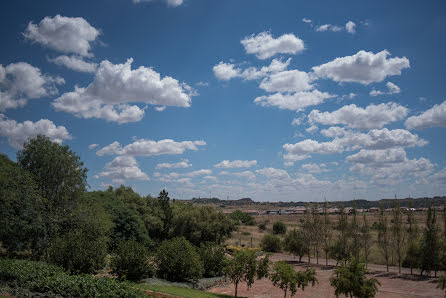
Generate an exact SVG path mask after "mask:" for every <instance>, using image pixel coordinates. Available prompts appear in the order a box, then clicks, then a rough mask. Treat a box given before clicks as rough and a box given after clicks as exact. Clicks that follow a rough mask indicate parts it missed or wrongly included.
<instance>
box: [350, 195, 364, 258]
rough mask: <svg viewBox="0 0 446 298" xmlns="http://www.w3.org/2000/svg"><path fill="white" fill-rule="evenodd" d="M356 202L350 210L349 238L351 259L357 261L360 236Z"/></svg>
mask: <svg viewBox="0 0 446 298" xmlns="http://www.w3.org/2000/svg"><path fill="white" fill-rule="evenodd" d="M356 211H357V210H356V202H353V209H352V221H351V223H350V227H349V228H350V229H349V230H350V231H349V232H350V238H351V247H350V250H351V254H352V255H353V257H354V258H355V259H356V260H358V261H359V250H360V248H361V238H360V237H361V234H360V228H359V223H358V219H357V216H356Z"/></svg>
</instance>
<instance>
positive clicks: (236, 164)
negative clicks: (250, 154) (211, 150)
mask: <svg viewBox="0 0 446 298" xmlns="http://www.w3.org/2000/svg"><path fill="white" fill-rule="evenodd" d="M255 165H257V160H233V161H229V160H223V161H222V162H220V163H218V164H216V165H214V167H216V168H220V169H236V168H250V167H253V166H255Z"/></svg>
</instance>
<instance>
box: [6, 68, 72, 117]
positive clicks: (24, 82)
mask: <svg viewBox="0 0 446 298" xmlns="http://www.w3.org/2000/svg"><path fill="white" fill-rule="evenodd" d="M64 83H65V80H64V79H62V78H61V77H53V76H49V75H44V74H42V73H41V71H40V69H39V68H37V67H34V66H32V65H30V64H28V63H26V62H18V63H11V64H9V65H7V66H6V67H3V65H1V64H0V111H5V110H6V109H14V108H18V107H22V106H24V105H25V104H26V103H27V101H28V100H29V99H36V98H42V97H45V96H51V95H56V94H57V93H58V90H57V88H56V84H64Z"/></svg>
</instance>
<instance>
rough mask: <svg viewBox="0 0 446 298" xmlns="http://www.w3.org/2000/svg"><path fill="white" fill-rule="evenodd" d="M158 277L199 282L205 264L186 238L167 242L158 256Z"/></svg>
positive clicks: (162, 245) (161, 247)
mask: <svg viewBox="0 0 446 298" xmlns="http://www.w3.org/2000/svg"><path fill="white" fill-rule="evenodd" d="M156 264H157V266H158V276H159V277H161V278H164V279H167V280H170V281H185V280H193V281H197V280H198V279H199V278H200V277H201V276H202V275H203V271H204V268H203V264H202V263H201V260H200V256H199V254H198V253H197V251H196V249H195V247H194V246H193V245H192V244H191V243H190V242H189V241H187V240H186V239H185V238H184V237H177V238H173V239H171V240H165V241H163V242H162V243H161V246H160V248H159V250H158V253H157V254H156Z"/></svg>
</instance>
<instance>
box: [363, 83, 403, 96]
mask: <svg viewBox="0 0 446 298" xmlns="http://www.w3.org/2000/svg"><path fill="white" fill-rule="evenodd" d="M386 86H387V91H379V90H378V91H377V90H375V89H373V90H372V91H370V96H378V95H385V94H398V93H400V92H401V89H400V87H398V86H397V85H395V84H394V83H392V82H387V84H386Z"/></svg>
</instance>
